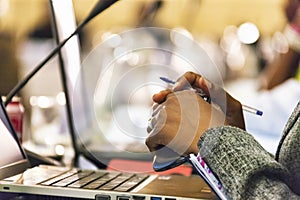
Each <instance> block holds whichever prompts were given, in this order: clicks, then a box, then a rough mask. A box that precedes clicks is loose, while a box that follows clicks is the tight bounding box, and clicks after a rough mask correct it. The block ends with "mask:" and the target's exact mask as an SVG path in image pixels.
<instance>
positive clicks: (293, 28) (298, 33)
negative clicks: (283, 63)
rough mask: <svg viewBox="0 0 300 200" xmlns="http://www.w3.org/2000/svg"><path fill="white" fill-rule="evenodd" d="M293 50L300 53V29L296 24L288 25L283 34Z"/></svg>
mask: <svg viewBox="0 0 300 200" xmlns="http://www.w3.org/2000/svg"><path fill="white" fill-rule="evenodd" d="M283 34H284V36H285V38H286V40H287V43H288V45H289V47H290V48H291V49H293V50H294V51H296V52H297V53H300V27H299V26H297V25H296V24H292V23H291V24H287V25H286V27H285V29H284V32H283Z"/></svg>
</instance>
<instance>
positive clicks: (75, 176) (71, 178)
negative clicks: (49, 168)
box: [52, 171, 92, 187]
mask: <svg viewBox="0 0 300 200" xmlns="http://www.w3.org/2000/svg"><path fill="white" fill-rule="evenodd" d="M91 173H92V171H82V172H79V173H77V174H73V175H72V176H69V177H67V178H65V179H63V180H61V181H59V182H56V183H54V184H52V185H53V186H58V187H66V186H68V185H69V184H71V183H73V182H75V181H77V180H79V179H81V178H84V177H86V176H88V175H89V174H91Z"/></svg>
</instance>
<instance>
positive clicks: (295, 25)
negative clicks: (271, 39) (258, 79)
mask: <svg viewBox="0 0 300 200" xmlns="http://www.w3.org/2000/svg"><path fill="white" fill-rule="evenodd" d="M285 15H286V19H287V25H286V28H285V30H284V35H285V37H286V40H287V43H288V46H289V48H288V51H287V52H286V53H279V54H278V55H276V57H275V59H274V60H273V62H271V63H270V64H269V65H268V66H267V68H266V70H265V71H264V73H263V76H262V83H261V88H260V89H266V90H271V89H273V88H274V87H276V86H278V85H279V84H281V83H283V82H284V81H286V80H287V79H290V78H295V77H296V74H297V72H298V68H299V60H300V1H298V0H288V1H287V4H286V6H285Z"/></svg>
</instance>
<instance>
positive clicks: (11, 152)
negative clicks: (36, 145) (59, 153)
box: [0, 101, 29, 179]
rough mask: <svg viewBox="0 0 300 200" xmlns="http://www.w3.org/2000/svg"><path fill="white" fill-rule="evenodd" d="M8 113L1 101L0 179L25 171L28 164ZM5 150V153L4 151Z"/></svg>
mask: <svg viewBox="0 0 300 200" xmlns="http://www.w3.org/2000/svg"><path fill="white" fill-rule="evenodd" d="M16 138H17V137H16V134H15V132H14V130H13V129H12V126H11V124H10V121H9V120H8V115H7V113H6V111H5V109H4V106H3V104H2V101H1V106H0V152H2V153H1V158H0V179H4V178H7V177H10V176H13V175H16V174H18V173H21V172H23V171H24V170H25V169H26V168H27V167H28V166H29V161H28V160H27V158H26V156H25V153H24V150H23V149H22V147H21V146H20V143H19V142H18V141H17V139H16ZM3 152H5V153H3Z"/></svg>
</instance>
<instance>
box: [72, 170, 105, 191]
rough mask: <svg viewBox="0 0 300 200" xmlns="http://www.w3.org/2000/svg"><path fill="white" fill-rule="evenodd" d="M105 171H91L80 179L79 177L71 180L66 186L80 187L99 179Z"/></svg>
mask: <svg viewBox="0 0 300 200" xmlns="http://www.w3.org/2000/svg"><path fill="white" fill-rule="evenodd" d="M104 174H105V172H96V173H93V174H91V175H89V176H87V177H84V178H82V179H79V180H78V181H75V182H73V183H72V184H70V185H68V187H75V188H81V187H83V186H85V185H87V184H88V183H91V182H93V181H94V180H96V179H99V178H100V177H101V176H103V175H104Z"/></svg>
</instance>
